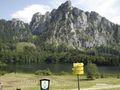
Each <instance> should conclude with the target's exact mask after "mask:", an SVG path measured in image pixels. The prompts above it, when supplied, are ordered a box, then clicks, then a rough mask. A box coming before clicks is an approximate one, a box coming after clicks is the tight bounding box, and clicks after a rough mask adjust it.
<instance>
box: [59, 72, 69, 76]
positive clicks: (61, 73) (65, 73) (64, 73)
mask: <svg viewBox="0 0 120 90" xmlns="http://www.w3.org/2000/svg"><path fill="white" fill-rule="evenodd" d="M68 74H69V73H67V72H65V71H61V72H60V73H59V75H68Z"/></svg>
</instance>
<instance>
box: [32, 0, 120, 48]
mask: <svg viewBox="0 0 120 90" xmlns="http://www.w3.org/2000/svg"><path fill="white" fill-rule="evenodd" d="M30 27H31V30H32V32H33V33H34V34H37V35H41V36H43V35H46V36H44V38H46V42H48V43H54V44H56V45H60V44H66V45H68V47H72V48H78V49H80V50H83V49H85V48H92V47H96V46H101V45H103V46H107V45H110V46H112V45H119V44H120V26H119V25H116V24H114V23H112V22H110V21H109V20H107V19H106V18H104V17H102V16H100V15H99V14H98V13H96V12H93V11H92V12H84V11H83V10H80V9H78V8H76V7H72V5H71V2H70V1H67V2H65V3H63V4H62V5H61V6H59V7H58V9H54V10H52V11H51V12H50V13H49V12H47V13H46V14H45V15H41V14H40V13H36V14H34V16H33V18H32V21H31V23H30Z"/></svg>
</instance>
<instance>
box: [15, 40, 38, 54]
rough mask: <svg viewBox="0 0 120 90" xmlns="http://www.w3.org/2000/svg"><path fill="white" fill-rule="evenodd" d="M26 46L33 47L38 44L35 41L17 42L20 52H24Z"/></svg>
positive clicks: (17, 48)
mask: <svg viewBox="0 0 120 90" xmlns="http://www.w3.org/2000/svg"><path fill="white" fill-rule="evenodd" d="M24 47H31V48H34V49H35V48H36V46H35V45H34V44H33V43H30V42H19V43H17V44H16V50H17V51H18V52H23V49H24Z"/></svg>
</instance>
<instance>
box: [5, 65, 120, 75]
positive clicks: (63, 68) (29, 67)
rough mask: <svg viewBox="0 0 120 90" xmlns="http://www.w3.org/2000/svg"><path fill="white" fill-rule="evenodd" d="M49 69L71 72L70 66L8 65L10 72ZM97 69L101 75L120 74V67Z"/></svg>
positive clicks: (57, 71)
mask: <svg viewBox="0 0 120 90" xmlns="http://www.w3.org/2000/svg"><path fill="white" fill-rule="evenodd" d="M47 68H49V69H50V70H51V71H52V72H54V73H59V72H62V71H65V72H69V73H71V72H72V64H46V63H42V64H31V65H16V66H13V65H9V67H8V68H6V69H9V70H10V71H15V70H16V71H19V72H35V71H36V70H39V69H40V70H44V69H47ZM98 69H99V71H100V72H101V73H120V66H98Z"/></svg>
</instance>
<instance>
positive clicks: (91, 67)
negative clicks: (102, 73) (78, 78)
mask: <svg viewBox="0 0 120 90" xmlns="http://www.w3.org/2000/svg"><path fill="white" fill-rule="evenodd" d="M86 75H87V78H88V79H90V80H93V79H95V78H98V76H99V72H98V68H97V66H96V65H95V64H92V63H88V64H87V66H86Z"/></svg>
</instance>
